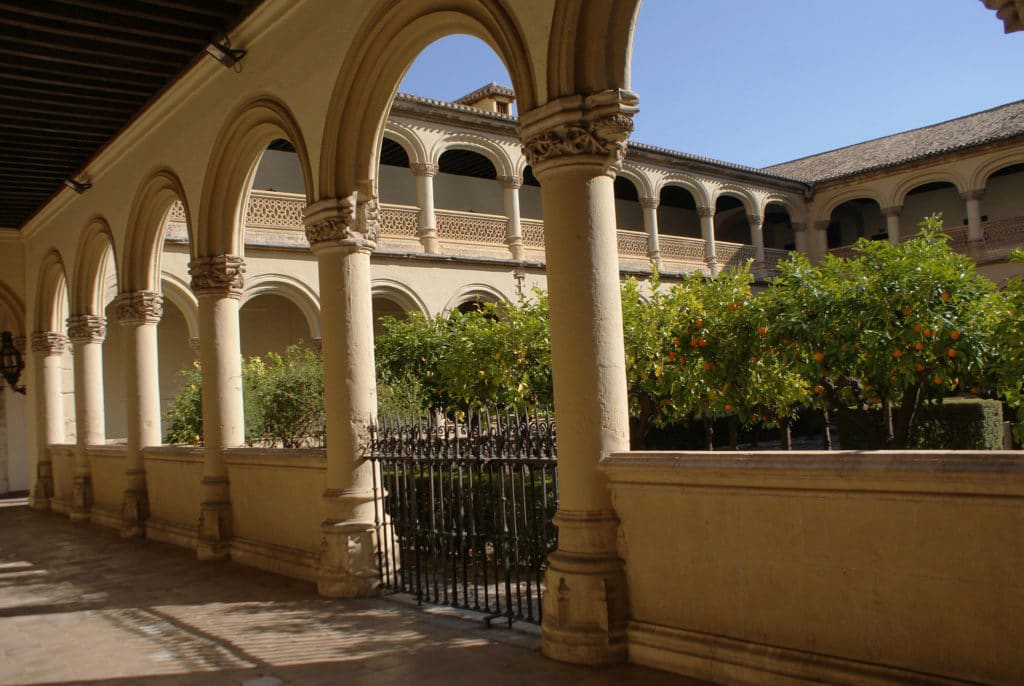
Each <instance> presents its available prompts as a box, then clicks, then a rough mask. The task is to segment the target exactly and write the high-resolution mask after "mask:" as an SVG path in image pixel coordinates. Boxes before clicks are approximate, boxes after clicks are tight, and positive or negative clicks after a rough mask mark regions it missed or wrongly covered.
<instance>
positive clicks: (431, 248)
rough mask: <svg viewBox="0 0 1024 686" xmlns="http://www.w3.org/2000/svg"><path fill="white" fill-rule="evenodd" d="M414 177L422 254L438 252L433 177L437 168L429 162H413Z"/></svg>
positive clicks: (411, 166)
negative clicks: (418, 207) (418, 208)
mask: <svg viewBox="0 0 1024 686" xmlns="http://www.w3.org/2000/svg"><path fill="white" fill-rule="evenodd" d="M410 168H411V169H412V173H413V174H415V175H416V202H417V203H419V206H420V218H419V234H420V243H422V244H423V250H424V252H428V253H437V252H440V248H439V246H438V241H437V217H436V215H435V214H434V177H435V176H436V175H437V171H438V167H437V165H436V164H432V163H430V162H413V163H412V164H411V165H410Z"/></svg>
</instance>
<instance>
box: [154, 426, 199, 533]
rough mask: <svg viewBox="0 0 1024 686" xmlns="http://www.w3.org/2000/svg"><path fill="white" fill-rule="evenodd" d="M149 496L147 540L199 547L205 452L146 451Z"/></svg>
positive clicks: (167, 448) (177, 449)
mask: <svg viewBox="0 0 1024 686" xmlns="http://www.w3.org/2000/svg"><path fill="white" fill-rule="evenodd" d="M142 455H143V459H144V460H145V465H146V489H147V491H148V494H149V519H147V520H146V537H147V538H152V539H154V540H157V541H163V542H165V543H173V544H174V545H180V546H182V547H185V548H195V547H196V540H197V539H196V527H197V526H198V523H199V503H200V498H201V497H202V492H201V488H202V480H203V449H202V448H187V447H182V446H172V445H161V446H154V447H151V448H144V449H143V450H142Z"/></svg>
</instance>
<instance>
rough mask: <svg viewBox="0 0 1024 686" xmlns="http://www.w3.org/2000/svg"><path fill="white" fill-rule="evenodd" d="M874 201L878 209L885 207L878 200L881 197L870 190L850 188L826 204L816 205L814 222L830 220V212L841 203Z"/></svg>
mask: <svg viewBox="0 0 1024 686" xmlns="http://www.w3.org/2000/svg"><path fill="white" fill-rule="evenodd" d="M861 198H863V199H864V200H874V201H875V202H876V203H878V206H879V207H885V205H883V204H882V201H881V200H880V198H881V196H880V195H879V194H878V193H877V192H876V191H875V190H873V189H871V188H864V187H859V188H851V189H850V190H848V191H844V192H843V193H840V194H839V195H836V196H834V197H832V198H831V199H830V200H829V201H828V202H827V203H823V204H821V205H816V210H815V217H814V219H815V221H828V220H830V219H831V218H832V212H834V211H835V209H836V208H837V207H839V206H840V205H842V204H843V203H846V202H849V201H850V200H859V199H861Z"/></svg>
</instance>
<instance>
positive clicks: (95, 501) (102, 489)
mask: <svg viewBox="0 0 1024 686" xmlns="http://www.w3.org/2000/svg"><path fill="white" fill-rule="evenodd" d="M86 455H88V456H89V466H90V473H91V474H92V508H91V510H90V512H89V520H90V521H93V522H96V523H97V524H101V525H103V526H109V527H111V528H114V529H120V528H121V502H122V501H123V500H124V489H125V486H126V483H127V478H126V476H125V462H126V461H127V459H128V446H126V445H124V444H120V445H117V444H115V445H91V446H89V448H88V449H87V450H86Z"/></svg>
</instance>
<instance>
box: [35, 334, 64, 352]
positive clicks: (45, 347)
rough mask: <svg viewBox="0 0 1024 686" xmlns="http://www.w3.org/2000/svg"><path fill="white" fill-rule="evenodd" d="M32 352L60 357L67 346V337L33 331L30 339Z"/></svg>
mask: <svg viewBox="0 0 1024 686" xmlns="http://www.w3.org/2000/svg"><path fill="white" fill-rule="evenodd" d="M30 340H31V345H32V352H34V353H43V354H44V355H60V354H61V353H63V352H64V350H65V349H66V348H67V345H68V339H67V337H66V336H65V335H64V334H62V333H57V332H56V331H34V332H32V336H31V337H30Z"/></svg>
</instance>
